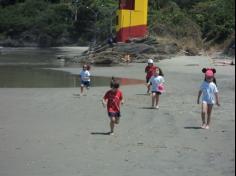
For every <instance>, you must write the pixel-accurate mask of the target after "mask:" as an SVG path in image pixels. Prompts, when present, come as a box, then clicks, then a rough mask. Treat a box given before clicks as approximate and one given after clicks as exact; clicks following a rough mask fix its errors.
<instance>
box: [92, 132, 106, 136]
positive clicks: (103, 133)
mask: <svg viewBox="0 0 236 176" xmlns="http://www.w3.org/2000/svg"><path fill="white" fill-rule="evenodd" d="M90 134H91V135H103V136H108V135H110V134H111V133H110V132H92V133H90Z"/></svg>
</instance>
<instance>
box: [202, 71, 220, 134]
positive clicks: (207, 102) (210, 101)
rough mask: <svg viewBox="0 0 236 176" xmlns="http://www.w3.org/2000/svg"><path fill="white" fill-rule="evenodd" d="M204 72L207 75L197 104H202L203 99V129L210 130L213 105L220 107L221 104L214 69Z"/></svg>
mask: <svg viewBox="0 0 236 176" xmlns="http://www.w3.org/2000/svg"><path fill="white" fill-rule="evenodd" d="M203 72H204V73H205V80H204V82H203V83H202V85H201V87H200V90H199V93H198V99H197V103H198V104H200V97H202V101H201V102H202V112H201V116H202V128H203V129H209V128H210V123H211V113H212V109H213V105H214V104H217V106H220V103H219V96H218V89H217V86H216V84H215V83H214V71H213V70H212V69H208V70H206V69H203ZM206 117H207V120H206Z"/></svg>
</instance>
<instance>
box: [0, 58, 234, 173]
mask: <svg viewBox="0 0 236 176" xmlns="http://www.w3.org/2000/svg"><path fill="white" fill-rule="evenodd" d="M157 65H158V66H159V67H161V68H162V70H163V71H164V74H165V80H166V93H164V94H163V95H162V96H161V99H160V109H159V110H153V109H150V107H151V97H150V96H148V95H146V94H145V93H146V87H145V85H144V84H141V85H132V86H131V85H130V86H122V87H121V90H122V91H123V93H124V96H125V101H126V102H125V104H124V106H123V107H122V118H121V122H120V124H119V126H117V128H116V131H115V135H114V136H108V135H105V133H106V132H108V131H109V119H108V117H107V114H106V109H104V108H103V107H102V104H101V98H102V97H103V95H104V93H105V92H106V91H107V90H108V88H109V85H108V86H107V87H95V88H91V90H90V91H89V92H88V94H87V96H81V97H79V96H78V93H79V88H44V89H40V88H32V89H31V88H11V89H9V88H0V176H106V175H109V176H200V175H201V176H233V175H235V66H214V65H213V62H212V60H211V59H209V58H207V57H204V56H196V57H187V56H184V57H183V56H182V57H181V56H180V57H175V58H172V59H169V60H162V61H160V62H159V63H157ZM145 66H146V64H135V63H131V64H130V65H128V66H116V67H106V68H102V67H98V68H94V67H93V68H92V70H91V73H92V74H93V75H96V76H117V77H125V78H135V79H142V80H144V79H145V74H144V68H145ZM203 67H215V68H216V69H217V74H216V78H217V82H218V87H219V91H220V101H221V107H214V110H213V116H212V126H211V129H210V130H202V129H200V128H199V127H200V126H201V118H200V106H199V105H197V103H196V102H197V93H198V88H199V86H200V84H201V82H202V81H203V74H202V73H201V69H202V68H203ZM62 70H64V71H68V72H71V73H73V74H78V73H79V72H80V69H78V68H66V69H65V68H63V69H62Z"/></svg>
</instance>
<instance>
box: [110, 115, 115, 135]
mask: <svg viewBox="0 0 236 176" xmlns="http://www.w3.org/2000/svg"><path fill="white" fill-rule="evenodd" d="M115 122H116V118H115V117H111V121H110V128H111V133H114V128H115Z"/></svg>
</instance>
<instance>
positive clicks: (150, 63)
mask: <svg viewBox="0 0 236 176" xmlns="http://www.w3.org/2000/svg"><path fill="white" fill-rule="evenodd" d="M156 71H157V67H156V66H155V65H154V62H153V60H152V59H148V65H147V66H146V68H145V73H147V75H146V81H147V83H149V80H150V78H151V77H152V76H153V75H154V73H155V72H156ZM147 88H148V90H147V93H148V94H149V92H150V85H148V86H147Z"/></svg>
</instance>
